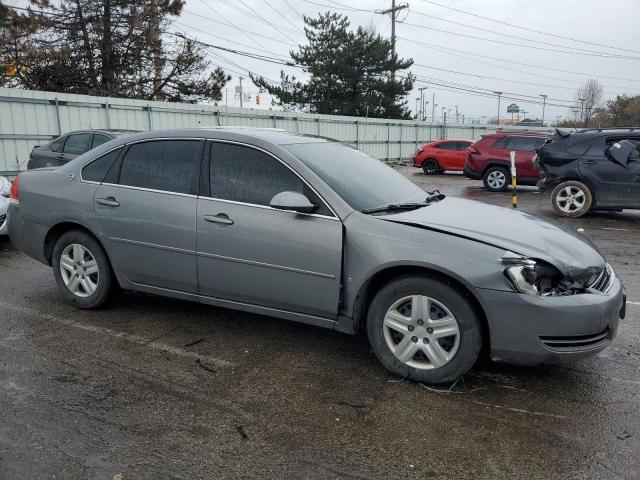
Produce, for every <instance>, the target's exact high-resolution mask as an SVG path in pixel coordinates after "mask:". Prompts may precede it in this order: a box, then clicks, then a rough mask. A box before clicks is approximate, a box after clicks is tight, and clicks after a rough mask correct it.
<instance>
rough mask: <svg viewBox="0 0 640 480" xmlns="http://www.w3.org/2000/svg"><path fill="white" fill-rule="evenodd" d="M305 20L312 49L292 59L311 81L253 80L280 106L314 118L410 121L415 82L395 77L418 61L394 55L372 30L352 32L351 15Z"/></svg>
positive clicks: (304, 48) (284, 78) (306, 47)
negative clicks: (409, 104) (409, 101)
mask: <svg viewBox="0 0 640 480" xmlns="http://www.w3.org/2000/svg"><path fill="white" fill-rule="evenodd" d="M304 21H305V24H306V25H305V33H306V36H307V40H308V45H304V46H301V47H300V49H299V51H297V52H290V55H291V58H292V59H293V61H294V62H295V63H296V64H298V65H300V66H302V68H303V70H304V71H305V72H307V73H308V74H309V76H310V78H309V80H308V81H306V82H303V81H301V80H298V79H297V78H296V77H295V76H291V77H290V76H288V75H285V74H284V72H281V82H280V85H274V84H271V83H269V82H268V81H266V80H265V79H264V78H263V77H256V76H252V77H251V78H252V80H253V82H254V83H255V84H256V85H257V86H258V87H261V88H264V89H266V90H267V91H268V92H269V93H270V94H272V95H273V96H275V97H276V98H277V99H278V100H277V102H276V104H277V105H280V106H283V107H284V108H285V109H288V110H301V111H307V112H311V113H323V114H333V115H353V116H369V117H379V118H410V113H409V109H408V107H407V102H406V100H404V97H405V96H406V95H408V94H409V92H410V91H411V90H412V89H413V84H414V77H413V75H411V74H410V73H408V74H406V75H401V74H398V73H396V78H395V79H393V78H391V72H392V71H394V70H395V71H396V72H398V71H400V70H405V69H407V68H409V67H410V66H411V65H412V64H413V60H412V59H409V60H404V59H399V58H398V56H397V55H395V56H393V55H392V46H391V42H390V41H389V40H386V39H383V38H382V37H381V36H380V35H379V34H377V33H375V32H374V31H373V30H372V29H367V28H363V27H358V29H357V30H356V31H350V30H349V25H350V24H349V20H348V18H347V17H346V16H343V15H340V14H336V13H326V14H321V15H320V16H319V17H318V18H309V17H304Z"/></svg>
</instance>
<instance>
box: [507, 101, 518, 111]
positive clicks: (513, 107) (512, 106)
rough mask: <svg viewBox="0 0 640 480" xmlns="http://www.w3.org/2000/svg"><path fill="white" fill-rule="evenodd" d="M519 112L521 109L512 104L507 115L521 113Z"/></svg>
mask: <svg viewBox="0 0 640 480" xmlns="http://www.w3.org/2000/svg"><path fill="white" fill-rule="evenodd" d="M519 112H520V107H519V106H518V105H516V104H515V103H512V104H511V105H509V106H508V107H507V113H519Z"/></svg>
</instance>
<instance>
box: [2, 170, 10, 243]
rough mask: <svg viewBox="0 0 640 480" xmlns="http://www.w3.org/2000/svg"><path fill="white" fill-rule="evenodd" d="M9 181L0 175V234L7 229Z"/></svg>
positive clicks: (3, 234)
mask: <svg viewBox="0 0 640 480" xmlns="http://www.w3.org/2000/svg"><path fill="white" fill-rule="evenodd" d="M10 190H11V182H10V181H9V179H8V178H7V177H2V176H0V236H5V235H7V233H8V230H7V210H8V208H9V191H10Z"/></svg>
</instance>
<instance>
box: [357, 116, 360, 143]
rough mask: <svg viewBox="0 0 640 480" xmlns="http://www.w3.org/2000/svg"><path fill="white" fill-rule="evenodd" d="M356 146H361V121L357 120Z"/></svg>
mask: <svg viewBox="0 0 640 480" xmlns="http://www.w3.org/2000/svg"><path fill="white" fill-rule="evenodd" d="M356 148H360V122H358V120H356Z"/></svg>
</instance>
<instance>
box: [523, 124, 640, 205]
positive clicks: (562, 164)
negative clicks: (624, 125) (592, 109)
mask: <svg viewBox="0 0 640 480" xmlns="http://www.w3.org/2000/svg"><path fill="white" fill-rule="evenodd" d="M639 145H640V130H638V129H635V130H634V129H604V130H583V131H579V132H575V133H569V132H565V131H562V130H557V133H556V135H554V136H553V137H551V139H549V141H548V142H547V143H546V144H544V145H543V146H542V147H540V148H539V149H538V154H537V156H536V157H535V159H534V164H536V165H538V166H539V167H540V169H541V172H542V173H541V174H542V176H541V179H540V182H539V183H538V186H539V187H540V188H541V189H542V190H552V192H551V203H552V205H553V209H554V210H555V211H556V213H557V214H558V215H561V216H563V217H580V216H582V215H584V214H585V213H587V212H588V211H590V210H622V209H624V208H640V151H639V148H640V147H639Z"/></svg>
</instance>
